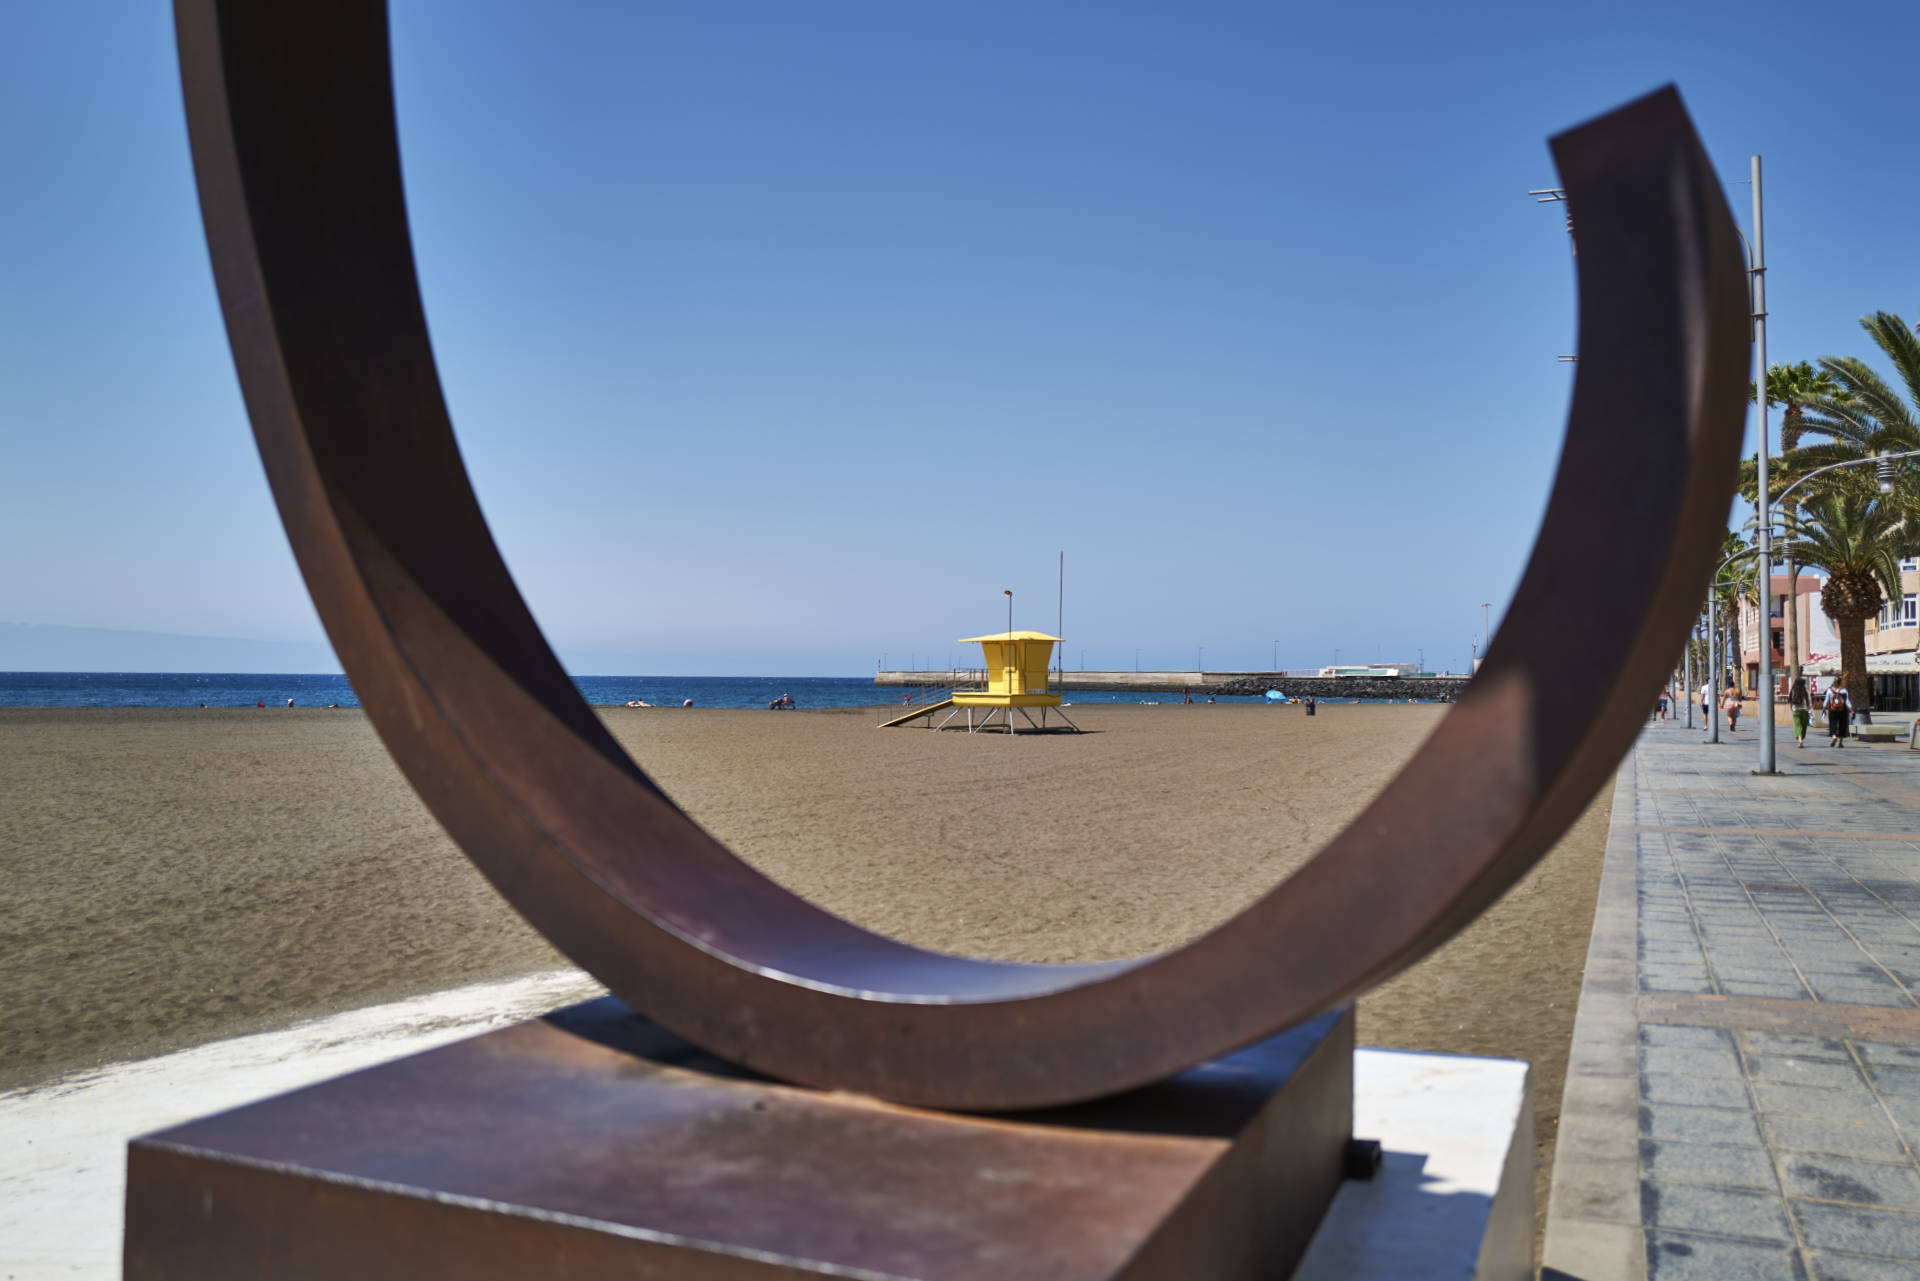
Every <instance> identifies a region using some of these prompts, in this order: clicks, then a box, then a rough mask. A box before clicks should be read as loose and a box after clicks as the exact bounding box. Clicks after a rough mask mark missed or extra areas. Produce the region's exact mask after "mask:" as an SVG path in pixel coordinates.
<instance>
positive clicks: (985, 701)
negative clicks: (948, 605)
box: [887, 632, 1080, 734]
mask: <svg viewBox="0 0 1920 1281" xmlns="http://www.w3.org/2000/svg"><path fill="white" fill-rule="evenodd" d="M1059 640H1060V638H1059V637H1058V636H1049V635H1047V634H1046V633H1045V632H996V633H995V634H993V635H991V636H967V637H962V638H961V640H960V642H959V643H960V644H962V645H978V646H980V647H981V651H982V654H983V656H984V658H985V663H984V665H983V666H984V671H985V683H984V685H981V686H976V687H974V688H970V689H969V688H963V687H960V686H956V687H955V688H954V690H953V693H952V695H951V696H950V697H948V698H945V699H942V700H940V701H939V702H935V703H929V704H928V705H926V706H925V707H920V708H916V709H915V710H914V711H912V712H909V713H907V714H906V715H904V716H898V717H895V718H894V719H893V720H890V721H888V722H887V725H889V726H893V725H905V724H908V723H909V722H912V721H915V720H920V719H922V718H924V719H925V720H926V723H927V726H928V728H930V729H945V728H946V727H947V726H948V725H950V724H952V723H953V722H954V721H955V720H956V719H958V718H960V717H962V716H964V717H965V718H966V729H967V732H968V733H969V734H977V733H979V732H980V731H982V730H986V729H1004V730H1005V731H1006V732H1007V733H1009V734H1015V733H1018V732H1019V727H1018V726H1017V725H1016V724H1015V723H1014V719H1013V717H1014V713H1015V712H1018V713H1019V714H1020V719H1022V720H1024V721H1025V722H1026V723H1027V726H1028V728H1029V729H1032V730H1036V731H1039V730H1045V729H1047V728H1048V726H1047V712H1048V709H1052V711H1053V714H1054V715H1056V716H1058V717H1059V718H1060V720H1061V721H1062V723H1064V724H1065V725H1066V727H1067V728H1068V729H1069V730H1071V731H1073V732H1074V733H1076V734H1077V733H1079V732H1080V727H1079V726H1078V725H1075V724H1074V723H1073V721H1072V720H1071V719H1070V718H1069V717H1068V716H1067V714H1066V713H1065V712H1063V711H1061V710H1060V694H1059V691H1057V690H1054V689H1051V688H1049V686H1048V683H1047V671H1048V668H1049V667H1050V666H1051V665H1052V663H1053V647H1054V645H1056V644H1057V643H1059ZM1035 708H1038V709H1039V711H1040V719H1039V720H1038V721H1035V720H1034V718H1033V710H1034V709H1035ZM941 711H945V712H946V713H947V714H946V717H945V719H943V720H942V721H940V723H939V724H937V725H936V724H934V722H933V714H934V713H936V712H941Z"/></svg>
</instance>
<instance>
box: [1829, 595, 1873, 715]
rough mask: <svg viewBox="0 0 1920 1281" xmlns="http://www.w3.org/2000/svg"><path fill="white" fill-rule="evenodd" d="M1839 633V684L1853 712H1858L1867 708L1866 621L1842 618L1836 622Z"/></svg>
mask: <svg viewBox="0 0 1920 1281" xmlns="http://www.w3.org/2000/svg"><path fill="white" fill-rule="evenodd" d="M1838 622H1839V624H1840V625H1839V628H1838V629H1837V630H1838V631H1839V633H1840V683H1841V685H1843V686H1845V687H1846V691H1847V697H1848V698H1849V699H1851V700H1852V702H1853V710H1854V711H1855V712H1858V711H1860V710H1861V709H1862V708H1864V707H1866V706H1867V695H1868V692H1869V687H1868V683H1867V620H1866V619H1865V618H1843V619H1840V620H1838Z"/></svg>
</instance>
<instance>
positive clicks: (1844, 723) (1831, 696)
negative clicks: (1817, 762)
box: [1827, 682, 1853, 747]
mask: <svg viewBox="0 0 1920 1281" xmlns="http://www.w3.org/2000/svg"><path fill="white" fill-rule="evenodd" d="M1852 720H1853V701H1852V700H1851V699H1849V698H1848V697H1847V691H1846V688H1845V687H1844V686H1842V685H1840V684H1839V683H1838V682H1836V683H1835V684H1834V687H1833V688H1832V689H1830V690H1828V691H1827V746H1828V747H1845V746H1846V745H1847V731H1848V730H1849V729H1851V728H1852V726H1851V724H1850V722H1851V721H1852Z"/></svg>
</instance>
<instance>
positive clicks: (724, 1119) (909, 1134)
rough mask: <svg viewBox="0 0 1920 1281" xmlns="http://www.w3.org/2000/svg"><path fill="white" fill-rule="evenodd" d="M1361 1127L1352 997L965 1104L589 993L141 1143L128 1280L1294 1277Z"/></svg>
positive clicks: (1104, 1280) (131, 1169) (130, 1176)
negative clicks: (783, 1070) (1053, 1087)
mask: <svg viewBox="0 0 1920 1281" xmlns="http://www.w3.org/2000/svg"><path fill="white" fill-rule="evenodd" d="M1352 1118H1353V1014H1352V1011H1351V1009H1347V1010H1343V1011H1340V1012H1339V1013H1336V1014H1330V1015H1327V1016H1325V1017H1323V1018H1319V1019H1315V1020H1313V1021H1312V1022H1310V1023H1306V1024H1303V1025H1301V1026H1299V1027H1297V1028H1294V1029H1291V1030H1289V1031H1287V1032H1283V1033H1281V1034H1280V1035H1278V1036H1275V1037H1272V1038H1271V1039H1269V1040H1266V1041H1263V1042H1261V1043H1259V1044H1258V1045H1255V1046H1253V1047H1251V1048H1249V1049H1246V1050H1243V1051H1240V1052H1239V1053H1237V1054H1233V1055H1229V1056H1227V1057H1225V1058H1221V1059H1217V1060H1214V1061H1212V1062H1210V1063H1206V1064H1203V1065H1202V1066H1200V1067H1198V1068H1194V1069H1193V1070H1191V1071H1188V1072H1185V1073H1182V1074H1181V1075H1180V1076H1177V1077H1174V1078H1172V1079H1170V1080H1168V1081H1165V1082H1162V1083H1160V1084H1158V1085H1154V1086H1151V1087H1148V1088H1146V1089H1142V1090H1136V1091H1134V1092H1132V1093H1129V1094H1126V1095H1122V1096H1119V1097H1117V1098H1113V1099H1108V1100H1104V1101H1102V1102H1099V1103H1093V1104H1087V1105H1084V1106H1080V1107H1074V1108H1063V1109H1057V1110H1053V1111H1048V1112H1041V1113H1023V1114H1018V1115H999V1116H968V1115H958V1114H953V1113H943V1112H931V1111H924V1110H918V1109H913V1108H904V1107H896V1106H893V1105H889V1104H883V1103H877V1102H875V1101H873V1100H871V1099H868V1098H864V1097H859V1096H854V1095H847V1094H833V1093H826V1092H822V1091H818V1090H809V1089H802V1088H798V1087H794V1086H788V1085H782V1084H779V1083H777V1082H772V1081H768V1080H765V1079H764V1078H760V1077H756V1076H753V1075H751V1074H749V1073H745V1072H743V1071H741V1070H740V1069H737V1068H734V1067H732V1066H731V1065H729V1064H726V1063H723V1062H721V1061H719V1060H717V1059H714V1058H712V1057H711V1056H708V1055H706V1054H704V1053H703V1052H701V1051H699V1050H697V1049H695V1048H693V1047H692V1046H690V1045H688V1044H687V1043H686V1042H684V1041H681V1040H679V1039H678V1038H677V1037H674V1036H673V1035H672V1034H670V1033H668V1032H666V1031H664V1030H663V1029H661V1028H658V1027H656V1026H655V1025H654V1024H651V1023H649V1022H647V1021H645V1020H644V1019H642V1018H640V1017H639V1016H637V1015H634V1014H632V1013H631V1012H630V1011H629V1010H628V1009H627V1007H626V1006H624V1005H622V1004H620V1003H619V1002H617V1001H615V1000H612V999H611V998H609V999H607V1000H602V1001H593V1002H589V1003H587V1004H585V1005H578V1006H573V1007H571V1008H569V1009H566V1010H561V1011H558V1012H556V1013H555V1014H553V1015H549V1016H548V1017H547V1018H545V1019H540V1020H535V1021H533V1022H530V1023H523V1024H520V1025H519V1026H517V1027H512V1028H508V1029H506V1030H504V1031H499V1032H491V1033H488V1034H487V1035H484V1036H479V1037H475V1038H474V1039H472V1040H469V1041H463V1042H460V1043H458V1044H455V1045H450V1046H446V1047H444V1048H442V1049H438V1050H433V1051H430V1052H428V1053H425V1054H419V1055H415V1056H413V1057H412V1058H407V1059H402V1060H400V1061H398V1062H395V1063H390V1064H387V1065H385V1066H382V1067H377V1068H372V1069H369V1070H367V1071H364V1072H358V1073H355V1074H353V1075H350V1076H344V1077H340V1078H338V1079H336V1080H333V1081H328V1082H325V1083H323V1084H321V1085H317V1086H314V1087H312V1088H310V1089H305V1090H300V1091H297V1092H295V1093H292V1094H287V1095H283V1096H281V1097H279V1098H275V1099H269V1100H267V1101H265V1102H262V1103H257V1104H254V1105H252V1106H249V1107H243V1108H239V1109H236V1110H235V1111H232V1112H227V1113H222V1114H221V1115H218V1116H213V1117H208V1118H206V1119H204V1120H200V1121H194V1122H190V1123H188V1124H186V1125H182V1126H179V1127H177V1128H175V1129H171V1130H166V1131H163V1132H161V1133H158V1134H153V1135H149V1136H146V1137H144V1138H140V1139H136V1140H135V1141H134V1142H133V1143H132V1144H131V1145H130V1148H129V1151H128V1160H127V1218H126V1225H127V1226H126V1256H125V1259H126V1272H125V1275H126V1276H127V1277H128V1278H130V1279H132V1281H148V1279H149V1278H163V1277H164V1278H187V1277H192V1278H201V1279H212V1278H242V1277H245V1278H258V1277H275V1278H281V1279H283V1281H304V1279H307V1278H347V1277H351V1278H356V1279H380V1278H393V1279H395V1281H398V1279H400V1278H406V1279H407V1281H413V1279H414V1278H419V1277H426V1276H459V1277H463V1278H474V1279H476V1281H481V1279H488V1278H506V1277H516V1278H517V1277H539V1278H588V1277H592V1278H601V1277H647V1278H668V1277H672V1278H699V1279H701V1281H720V1279H725V1281H749V1279H750V1281H772V1279H773V1278H799V1277H812V1278H818V1277H821V1276H837V1277H864V1278H870V1279H873V1278H877V1279H880V1281H892V1279H899V1278H914V1279H917V1281H963V1279H965V1281H973V1279H975V1278H981V1279H986V1278H991V1281H1113V1279H1116V1278H1126V1281H1160V1279H1163V1278H1167V1279H1171V1278H1179V1279H1180V1281H1203V1279H1204V1281H1216V1279H1219V1281H1229V1279H1231V1281H1238V1279H1240V1278H1254V1277H1262V1278H1270V1277H1276V1276H1286V1275H1288V1274H1289V1272H1291V1270H1292V1268H1293V1265H1294V1263H1295V1261H1296V1260H1297V1259H1298V1258H1299V1257H1300V1255H1301V1253H1302V1252H1303V1251H1304V1250H1305V1248H1306V1245H1307V1242H1308V1240H1309V1239H1310V1238H1311V1237H1312V1235H1313V1231H1314V1229H1315V1227H1316V1226H1317V1225H1318V1223H1319V1221H1320V1217H1321V1215H1322V1213H1323V1211H1324V1210H1325V1208H1326V1206H1327V1204H1328V1202H1329V1201H1330V1200H1331V1199H1332V1197H1333V1194H1334V1192H1335V1190H1336V1189H1337V1187H1338V1186H1339V1182H1340V1178H1341V1163H1342V1157H1343V1154H1344V1152H1345V1150H1346V1145H1347V1140H1348V1137H1349V1134H1350V1131H1351V1128H1352Z"/></svg>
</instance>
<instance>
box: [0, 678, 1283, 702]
mask: <svg viewBox="0 0 1920 1281" xmlns="http://www.w3.org/2000/svg"><path fill="white" fill-rule="evenodd" d="M573 681H574V684H575V685H578V686H579V687H580V694H581V696H582V697H584V698H585V699H586V700H587V702H589V703H592V704H595V705H596V706H601V707H620V706H624V705H625V704H627V703H628V702H631V701H633V700H635V699H639V700H642V701H644V702H648V703H652V704H653V705H654V706H656V707H678V706H680V705H681V704H682V703H683V702H685V701H686V700H687V699H692V700H693V705H694V706H695V707H762V708H764V707H765V706H766V705H767V704H768V703H769V702H771V701H773V700H774V699H776V698H778V697H780V695H782V694H791V695H793V701H794V702H795V703H797V704H799V705H800V706H801V707H894V706H898V705H899V703H900V700H901V697H902V695H904V694H905V693H906V692H907V691H906V690H904V689H902V688H900V687H899V686H892V685H875V684H874V683H873V679H872V678H871V677H865V676H576V677H574V678H573ZM1179 697H1180V695H1179V694H1178V693H1173V694H1142V693H1139V692H1137V691H1124V692H1123V691H1112V690H1070V691H1068V692H1067V694H1066V696H1065V700H1066V702H1068V703H1069V704H1086V703H1142V702H1147V701H1149V700H1151V701H1156V702H1172V701H1176V700H1178V699H1179ZM288 699H292V700H293V701H294V704H295V706H298V707H326V706H328V705H329V704H338V705H339V706H341V707H358V706H360V700H359V698H358V697H356V696H355V695H354V692H353V686H352V685H350V684H348V683H347V678H346V677H344V676H312V675H304V676H302V675H293V676H263V675H256V674H253V673H217V672H0V707H199V706H201V705H202V704H205V705H206V706H208V707H252V706H254V705H255V704H257V703H265V704H266V705H267V706H269V707H284V706H286V703H287V700H288ZM1220 701H1221V702H1223V703H1255V702H1259V701H1261V700H1259V699H1256V698H1222V699H1220Z"/></svg>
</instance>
